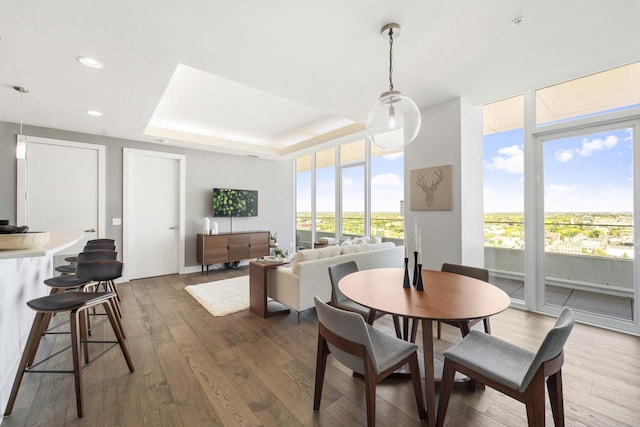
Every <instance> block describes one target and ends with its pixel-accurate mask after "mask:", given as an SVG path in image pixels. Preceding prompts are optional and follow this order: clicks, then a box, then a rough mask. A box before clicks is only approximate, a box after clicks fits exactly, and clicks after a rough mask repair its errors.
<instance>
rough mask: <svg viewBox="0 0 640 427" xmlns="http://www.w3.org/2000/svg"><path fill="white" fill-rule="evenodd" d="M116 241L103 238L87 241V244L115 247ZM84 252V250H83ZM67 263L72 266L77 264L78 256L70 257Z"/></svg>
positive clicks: (67, 258) (66, 259)
mask: <svg viewBox="0 0 640 427" xmlns="http://www.w3.org/2000/svg"><path fill="white" fill-rule="evenodd" d="M115 244H116V241H115V240H114V239H105V238H101V239H92V240H87V243H86V244H85V247H86V246H93V245H113V246H115ZM83 251H84V249H83ZM64 260H65V261H67V262H70V263H72V264H75V263H76V262H78V256H77V255H74V256H68V257H66V258H65V259H64Z"/></svg>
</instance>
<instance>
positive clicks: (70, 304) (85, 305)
mask: <svg viewBox="0 0 640 427" xmlns="http://www.w3.org/2000/svg"><path fill="white" fill-rule="evenodd" d="M115 297H116V295H115V293H114V292H96V293H88V292H64V293H57V294H54V295H49V296H45V297H42V298H36V299H33V300H31V301H28V302H27V306H29V307H30V308H31V309H33V310H35V311H36V316H35V318H34V321H33V325H32V326H31V332H30V333H29V338H28V339H27V344H26V346H25V349H24V352H23V353H22V358H21V360H20V365H19V367H18V372H17V373H16V377H15V380H14V383H13V387H12V389H11V394H10V396H9V402H8V403H7V408H6V410H5V415H10V414H11V412H12V411H13V405H14V404H15V401H16V398H17V396H18V390H19V389H20V384H21V383H22V378H23V377H24V374H25V373H73V374H74V380H75V393H76V409H77V412H78V417H82V416H83V414H84V399H83V393H82V368H84V367H85V366H86V365H87V364H88V363H93V362H94V361H95V360H96V359H94V360H91V361H89V357H88V350H89V349H88V344H89V343H90V341H88V340H87V336H86V333H85V327H84V326H85V325H84V322H85V317H86V314H87V310H88V309H89V308H92V307H95V306H99V305H102V306H103V308H104V310H105V311H106V313H107V316H108V318H109V322H110V323H111V327H112V329H113V332H114V334H115V336H116V341H96V342H100V343H111V344H112V346H111V348H113V347H115V346H116V345H119V346H120V350H121V351H122V355H123V356H124V359H125V361H126V363H127V366H128V368H129V371H130V372H133V371H134V366H133V362H132V360H131V356H130V355H129V350H128V348H127V345H126V342H125V340H124V337H123V335H122V329H121V326H120V324H119V322H118V321H117V318H116V316H115V313H114V311H113V307H112V305H111V303H110V301H112V300H114V299H115ZM67 311H68V312H69V321H70V329H71V345H70V348H71V350H72V354H73V370H72V371H60V370H56V371H48V370H39V369H35V368H37V367H38V366H39V365H40V364H42V363H44V362H45V361H47V360H49V359H50V358H52V357H54V356H56V355H58V354H59V353H60V352H56V353H54V354H52V355H51V356H48V357H46V358H44V359H43V360H40V361H38V362H37V363H34V364H33V365H31V366H28V362H29V360H33V358H34V357H35V353H36V352H37V348H38V344H39V342H40V337H41V335H42V332H43V329H42V327H43V324H44V323H45V318H46V316H51V315H52V314H54V313H62V312H67ZM81 345H82V346H83V348H84V354H85V364H84V365H81V363H80V347H81ZM67 348H69V347H67ZM106 351H107V350H105V352H106ZM105 352H103V353H102V354H104V353H105ZM98 357H99V356H98ZM110 369H111V367H110Z"/></svg>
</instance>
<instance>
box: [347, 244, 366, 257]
mask: <svg viewBox="0 0 640 427" xmlns="http://www.w3.org/2000/svg"><path fill="white" fill-rule="evenodd" d="M370 250H371V247H370V246H369V244H365V243H362V244H359V245H351V246H343V247H342V250H341V251H340V255H347V254H355V253H358V252H367V251H370Z"/></svg>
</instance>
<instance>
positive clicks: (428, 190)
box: [416, 169, 444, 207]
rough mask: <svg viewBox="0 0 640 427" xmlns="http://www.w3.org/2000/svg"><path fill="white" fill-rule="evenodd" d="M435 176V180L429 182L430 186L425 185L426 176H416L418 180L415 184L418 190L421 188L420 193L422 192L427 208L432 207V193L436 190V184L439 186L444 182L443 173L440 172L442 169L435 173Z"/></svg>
mask: <svg viewBox="0 0 640 427" xmlns="http://www.w3.org/2000/svg"><path fill="white" fill-rule="evenodd" d="M435 175H436V179H434V180H433V181H431V185H427V177H426V175H420V176H418V180H417V181H416V184H417V185H418V186H419V187H420V188H422V191H424V202H425V203H426V204H427V206H428V207H432V206H433V202H434V198H433V193H435V191H436V188H438V184H440V183H441V182H442V181H443V180H444V172H442V169H438V170H437V171H436V172H435Z"/></svg>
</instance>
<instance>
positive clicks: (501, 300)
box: [338, 268, 511, 426]
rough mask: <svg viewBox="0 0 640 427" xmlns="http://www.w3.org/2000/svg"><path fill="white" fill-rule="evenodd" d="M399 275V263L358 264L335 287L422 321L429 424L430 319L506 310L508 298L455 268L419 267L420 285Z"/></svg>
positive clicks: (464, 317)
mask: <svg viewBox="0 0 640 427" xmlns="http://www.w3.org/2000/svg"><path fill="white" fill-rule="evenodd" d="M403 277H404V270H403V269H401V268H377V269H373V270H362V271H358V272H356V273H351V274H349V275H347V276H345V277H344V278H343V279H342V280H340V283H339V284H338V287H339V288H340V290H341V291H342V293H343V294H345V295H346V296H347V298H349V299H352V300H353V301H355V302H357V303H359V304H362V305H364V306H367V307H370V308H372V309H375V310H379V311H384V312H386V313H390V314H395V315H398V316H404V317H411V318H414V319H420V320H421V321H422V342H423V344H422V345H423V352H424V369H425V378H424V382H425V387H426V393H425V396H426V400H427V402H426V407H427V421H428V425H430V426H434V425H435V422H436V417H435V383H436V381H435V375H434V362H433V329H432V328H433V321H434V320H471V319H481V318H483V317H487V316H492V315H494V314H497V313H500V312H501V311H504V310H506V309H507V308H508V307H509V304H510V303H511V300H510V299H509V296H508V295H507V294H506V293H505V292H504V291H502V290H501V289H499V288H497V287H495V286H493V285H491V284H489V283H487V282H483V281H482V280H478V279H474V278H471V277H467V276H462V275H459V274H453V273H445V272H441V271H434V270H422V281H423V282H424V291H417V290H416V289H415V288H413V287H411V288H408V289H406V288H403V287H402V281H403Z"/></svg>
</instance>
